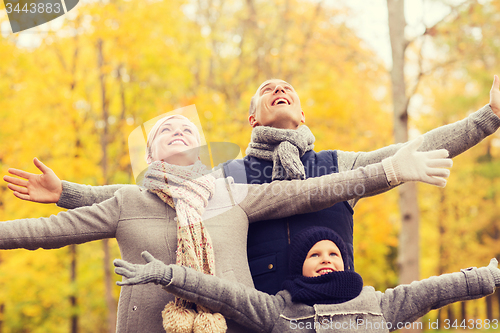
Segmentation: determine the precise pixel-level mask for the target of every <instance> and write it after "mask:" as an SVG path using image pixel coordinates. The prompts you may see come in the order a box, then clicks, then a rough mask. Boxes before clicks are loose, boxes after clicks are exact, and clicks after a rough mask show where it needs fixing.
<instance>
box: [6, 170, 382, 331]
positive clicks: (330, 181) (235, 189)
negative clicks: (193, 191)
mask: <svg viewBox="0 0 500 333" xmlns="http://www.w3.org/2000/svg"><path fill="white" fill-rule="evenodd" d="M357 183H360V184H363V186H364V187H365V191H366V192H365V195H370V193H372V192H373V191H375V190H377V189H380V188H383V187H389V185H388V183H387V179H386V177H385V173H384V171H383V167H382V165H381V163H379V164H377V165H374V166H370V167H369V168H365V169H360V170H355V171H352V172H349V173H344V174H335V175H328V176H325V177H319V178H311V179H308V180H304V181H297V180H295V181H284V182H273V183H271V184H266V185H246V184H235V183H234V182H233V181H232V179H231V178H228V179H223V178H220V179H217V180H216V182H215V190H214V196H213V197H212V198H211V199H210V200H209V203H208V206H207V207H206V209H205V212H204V214H203V216H202V218H203V219H204V221H205V227H206V229H207V230H208V232H209V234H210V236H211V239H212V245H213V248H214V255H215V271H216V275H217V276H219V277H221V278H224V279H227V280H228V281H233V282H241V283H243V284H245V285H247V286H250V287H252V286H253V283H252V279H251V276H250V271H249V268H248V263H247V260H246V240H247V231H248V223H249V222H254V221H257V220H260V219H263V218H266V219H269V218H279V217H283V216H289V215H293V214H300V213H304V212H308V211H314V210H319V209H323V208H325V207H328V206H330V205H333V204H335V203H336V202H339V201H344V200H347V199H351V198H352V197H353V196H354V195H355V194H354V193H351V192H347V191H343V192H342V193H340V192H339V191H332V188H333V186H348V184H357ZM63 188H64V193H67V192H68V191H71V193H72V197H73V198H77V199H78V198H80V194H81V193H85V192H86V190H87V189H88V188H89V187H87V186H84V185H71V186H70V190H69V189H68V183H64V184H63ZM63 198H64V196H63ZM81 199H82V200H83V201H85V199H86V198H85V196H83V197H82V198H81ZM176 219H177V217H176V212H175V210H174V209H173V208H172V207H170V206H169V205H167V204H165V203H164V202H163V201H162V200H160V198H159V197H158V196H157V195H156V194H153V193H151V192H149V191H146V190H144V189H141V188H140V187H138V186H135V185H129V186H123V187H122V188H120V189H119V190H118V191H116V193H114V195H113V197H112V198H110V199H109V200H106V201H103V202H101V203H99V204H95V205H92V206H88V207H82V208H79V209H74V210H70V211H67V212H61V213H59V214H57V215H52V216H51V217H48V218H38V219H21V220H14V221H7V222H3V223H0V235H1V237H0V249H14V248H25V249H29V250H35V249H38V248H44V249H53V248H60V247H63V246H66V245H69V244H80V243H84V242H89V241H93V240H98V239H104V238H116V239H117V241H118V245H119V247H120V252H121V257H122V258H123V259H124V260H126V261H128V262H131V263H143V260H142V258H141V255H140V254H141V252H142V251H144V250H147V251H149V252H150V253H151V254H153V255H154V256H155V257H156V258H158V259H160V260H161V261H163V262H164V263H166V264H169V263H175V251H176V249H177V227H176V226H177V224H176ZM172 300H173V296H172V295H170V294H168V293H166V292H165V291H164V290H162V289H161V286H157V285H153V284H150V285H137V286H125V287H123V288H122V289H121V293H120V299H119V304H118V321H117V332H120V333H123V332H129V333H132V332H133V333H136V332H148V333H152V332H158V333H160V332H164V330H163V328H162V318H161V311H162V310H163V307H164V306H165V305H166V304H167V303H168V302H170V301H172ZM228 327H229V330H228V332H235V333H242V332H245V329H244V328H243V327H241V326H238V325H236V323H234V322H231V321H228Z"/></svg>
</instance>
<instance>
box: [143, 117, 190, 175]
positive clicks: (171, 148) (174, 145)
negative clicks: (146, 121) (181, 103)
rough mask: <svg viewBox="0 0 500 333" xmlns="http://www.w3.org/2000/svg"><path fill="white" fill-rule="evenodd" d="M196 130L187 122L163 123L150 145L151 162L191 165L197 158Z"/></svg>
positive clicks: (177, 119)
mask: <svg viewBox="0 0 500 333" xmlns="http://www.w3.org/2000/svg"><path fill="white" fill-rule="evenodd" d="M197 131H198V130H197V128H196V127H195V126H194V125H193V124H192V123H191V122H189V121H187V120H185V119H179V118H171V119H168V120H167V121H165V122H164V123H163V124H162V125H161V126H160V128H159V129H158V133H157V134H156V136H155V138H154V139H153V142H152V144H151V155H152V158H153V161H164V162H167V163H170V164H175V165H184V166H186V165H191V164H194V163H195V162H196V160H197V159H198V156H199V149H197V148H199V145H200V144H199V143H198V139H197V136H196V133H197Z"/></svg>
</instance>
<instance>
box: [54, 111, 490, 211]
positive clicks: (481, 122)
mask: <svg viewBox="0 0 500 333" xmlns="http://www.w3.org/2000/svg"><path fill="white" fill-rule="evenodd" d="M499 127H500V118H499V117H497V115H495V113H493V111H492V110H491V107H490V105H489V104H487V105H485V106H484V107H482V108H481V109H479V110H478V111H476V112H474V113H472V114H471V115H469V116H468V117H467V118H465V119H462V120H460V121H457V122H455V123H452V124H448V125H444V126H441V127H438V128H436V129H433V130H431V131H429V132H427V133H425V134H424V138H425V140H424V143H423V144H422V146H421V147H420V149H419V150H420V151H429V150H434V149H446V150H448V152H449V157H450V158H453V157H455V156H457V155H459V154H461V153H463V152H464V151H466V150H468V149H470V148H472V147H474V146H475V145H477V144H478V143H479V142H481V141H482V140H483V139H484V138H486V137H488V136H489V135H491V134H493V133H495V132H496V130H497V129H498V128H499ZM405 144H406V143H396V144H392V145H389V146H387V147H383V148H380V149H377V150H374V151H370V152H352V151H342V150H337V156H338V164H339V165H338V166H339V172H344V171H349V170H355V169H357V168H359V167H366V166H367V165H371V164H374V163H379V162H381V161H382V160H383V159H385V158H387V157H390V156H392V155H394V154H395V153H396V152H397V151H398V150H399V149H400V148H401V147H403V146H404V145H405ZM218 173H219V174H218V176H219V177H221V176H222V169H219V170H218ZM122 186H124V185H107V186H92V187H90V186H89V187H86V188H85V189H84V190H81V189H80V188H78V187H77V186H76V185H75V189H74V188H73V183H66V186H63V193H62V195H61V198H60V200H59V202H58V205H59V206H61V207H63V208H68V209H70V208H77V207H82V206H89V205H92V204H94V203H99V202H101V201H104V200H106V199H108V198H110V197H112V196H113V193H114V192H115V191H116V190H117V189H119V188H120V187H122ZM389 189H390V188H383V189H380V190H379V191H376V192H373V193H371V195H375V194H378V193H382V192H385V191H387V190H389ZM74 191H76V192H74ZM359 199H360V197H355V198H353V199H350V200H347V201H348V202H349V204H350V205H351V207H353V208H354V206H355V205H356V203H357V202H358V200H359Z"/></svg>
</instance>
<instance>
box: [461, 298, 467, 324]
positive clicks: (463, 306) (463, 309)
mask: <svg viewBox="0 0 500 333" xmlns="http://www.w3.org/2000/svg"><path fill="white" fill-rule="evenodd" d="M460 314H461V317H462V318H460V319H461V321H464V320H465V322H467V303H466V302H460Z"/></svg>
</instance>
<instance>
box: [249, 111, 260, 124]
mask: <svg viewBox="0 0 500 333" xmlns="http://www.w3.org/2000/svg"><path fill="white" fill-rule="evenodd" d="M254 114H255V113H254ZM254 114H252V115H250V116H248V122H249V123H250V126H252V127H255V126H258V125H259V122H258V121H257V120H256V119H255V116H254Z"/></svg>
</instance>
